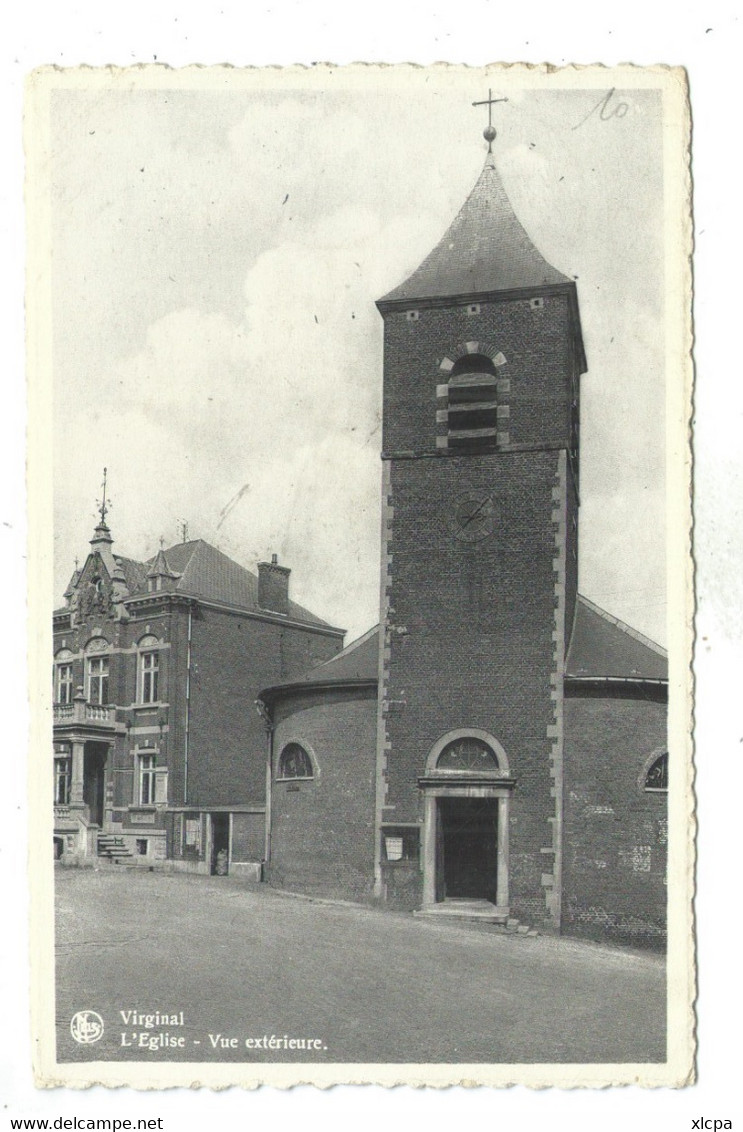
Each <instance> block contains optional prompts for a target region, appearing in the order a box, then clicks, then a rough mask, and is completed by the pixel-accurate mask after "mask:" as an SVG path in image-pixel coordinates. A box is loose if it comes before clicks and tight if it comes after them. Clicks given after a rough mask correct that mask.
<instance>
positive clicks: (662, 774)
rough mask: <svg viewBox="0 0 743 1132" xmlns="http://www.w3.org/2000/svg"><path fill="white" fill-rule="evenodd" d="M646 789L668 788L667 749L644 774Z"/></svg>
mask: <svg viewBox="0 0 743 1132" xmlns="http://www.w3.org/2000/svg"><path fill="white" fill-rule="evenodd" d="M645 789H646V790H667V789H668V751H664V752H663V754H662V755H659V756H658V758H657V759H656V760H655V762H654V763H652V764H651V767H650V770H649V771H648V772H647V774H646V775H645Z"/></svg>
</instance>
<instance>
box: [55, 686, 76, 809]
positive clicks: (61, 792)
mask: <svg viewBox="0 0 743 1132" xmlns="http://www.w3.org/2000/svg"><path fill="white" fill-rule="evenodd" d="M65 702H66V701H65ZM71 777H72V759H71V758H70V757H69V755H64V756H63V757H62V758H56V759H55V760H54V805H55V806H67V805H69V802H70V779H71Z"/></svg>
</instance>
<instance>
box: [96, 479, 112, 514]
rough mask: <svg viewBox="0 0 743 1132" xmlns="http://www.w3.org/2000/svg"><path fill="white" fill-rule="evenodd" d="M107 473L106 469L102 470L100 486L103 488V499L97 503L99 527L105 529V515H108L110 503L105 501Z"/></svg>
mask: <svg viewBox="0 0 743 1132" xmlns="http://www.w3.org/2000/svg"><path fill="white" fill-rule="evenodd" d="M107 473H108V469H107V468H104V469H103V485H102V486H103V498H102V499H101V501H100V502H99V503H98V513H99V515H100V516H101V526H103V527H105V525H106V515H107V514H108V513H109V511H110V510H111V503H110V501H107V500H106V478H107Z"/></svg>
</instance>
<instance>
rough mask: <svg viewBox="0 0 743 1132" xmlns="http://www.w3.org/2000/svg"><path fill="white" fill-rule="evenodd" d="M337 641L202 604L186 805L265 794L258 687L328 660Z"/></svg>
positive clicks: (197, 615)
mask: <svg viewBox="0 0 743 1132" xmlns="http://www.w3.org/2000/svg"><path fill="white" fill-rule="evenodd" d="M340 644H341V642H340V640H338V639H336V638H331V637H325V636H323V635H321V634H318V633H314V632H311V631H309V630H302V629H294V628H289V627H286V626H283V625H278V624H275V623H273V622H268V621H260V620H258V619H256V618H248V617H241V616H239V615H236V614H231V613H223V612H220V611H218V610H215V609H207V608H204V607H199V609H198V610H197V611H195V612H194V616H193V625H192V635H191V711H190V731H189V771H188V803H189V805H193V806H219V805H229V804H230V803H234V804H247V803H255V802H262V801H264V799H265V765H266V733H265V728H264V725H263V722H262V720H261V718H260V716H259V715H258V713H257V711H256V707H255V700H256V698H257V696H258V693H259V692H260V691H261V689H262V688H265V687H267V686H268V685H270V684H276V683H280V682H281V681H283V680H286V679H287V678H290V677H291V676H292V675H296V674H298V673H299V672H301V671H304V670H305V669H307V668H310V667H311V666H312V664H313V662H316V661H317V658H320V659H328V658H329V657H330V656H332V655H334V654H335V653H336V652H337V651H338V649H339V646H340Z"/></svg>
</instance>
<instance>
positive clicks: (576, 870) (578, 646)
mask: <svg viewBox="0 0 743 1132" xmlns="http://www.w3.org/2000/svg"><path fill="white" fill-rule="evenodd" d="M493 136H494V131H492V130H488V131H487V132H486V138H487V140H488V142H489V143H490V142H491V141H492V138H493ZM377 306H378V308H379V310H380V313H381V315H382V318H383V320H384V401H383V404H384V409H383V451H382V513H383V526H382V555H381V559H382V578H381V627H380V631H379V632H378V634H372V635H367V637H365V638H363V639H362V640H361V641H360V642H358V643H357V644H356V645H352V646H350V647H349V648H348V649H346V650H345V651H344V652H343V653H341V654H340V655H339V656H338V657H335V658H332V659H331V660H330V661H328V662H327V663H325V664H323V665H322V666H321V667H319V668H316V669H315V670H313V671H311V672H309V673H308V674H307V675H306V676H305V677H304V678H303V679H301V680H299V681H286V682H280V683H278V684H271V685H270V686H267V687H266V688H265V689H264V692H263V693H262V697H261V698H262V702H263V704H264V705H265V709H266V711H267V714H268V717H269V719H270V724H271V728H272V746H271V758H270V764H269V777H270V779H271V781H272V787H271V797H270V807H269V825H270V859H269V862H268V866H267V876H268V878H269V880H270V881H271V882H272V883H275V884H278V885H281V886H284V887H288V888H297V889H302V890H304V891H312V892H315V891H330V892H333V893H334V894H335V895H337V896H346V897H348V896H351V897H353V898H357V899H377V900H380V901H383V902H385V903H388V904H391V905H393V906H397V907H402V908H408V909H417V910H418V911H421V912H423V913H426V914H432V915H453V916H465V917H467V918H484V919H488V920H493V921H496V922H500V923H502V924H505V925H509V924H510V925H511V926H512V927H515V925H516V922H517V921H519V922H520V923H521V925H522V926H523V925H524V924H526V925H530V926H532V927H533V928H537V929H539V930H548V931H561V930H568V931H574V932H586V933H588V934H608V935H611V936H613V937H615V938H618V939H633V940H643V939H650V940H652V939H657V938H659V937H660V936H662V934H663V930H664V923H665V886H664V885H665V865H666V856H665V854H666V847H665V841H666V824H665V821H666V819H665V801H666V799H665V788H666V785H667V777H666V776H667V754H666V753H665V745H666V737H665V736H666V706H665V705H666V700H667V678H666V660H665V654H664V652H663V650H662V649H660V648H659V647H658V646H656V645H654V644H653V643H652V642H649V641H647V640H646V639H645V638H643V637H642V636H641V635H640V634H638V633H635V632H634V631H633V630H631V629H630V628H629V627H627V626H625V625H622V624H621V623H620V622H618V621H616V619H614V618H612V617H610V616H609V615H608V614H606V613H605V612H603V611H602V610H599V609H598V608H597V607H595V606H594V605H592V603H590V602H588V601H586V600H585V599H582V598H579V596H578V511H579V416H580V414H579V401H580V376H581V374H582V373H583V372H584V371H585V369H586V359H585V355H584V349H583V341H582V334H581V323H580V315H579V310H578V298H577V291H576V286H575V283H574V282H573V281H572V280H571V279H569V278H568V277H567V276H565V275H563V274H562V273H561V272H559V271H557V270H556V269H555V268H553V267H552V266H550V264H549V263H547V261H546V260H545V259H544V257H543V256H542V255H541V253H540V252H539V251H538V250H537V248H536V247H535V246H534V244H533V243H532V241H531V239H530V238H529V236H528V235H527V233H526V232H525V230H524V228H523V227H522V225H521V224H520V222H519V220H518V219H517V217H516V215H515V214H514V211H513V209H512V207H511V205H510V202H509V200H508V198H507V196H506V193H505V190H504V188H503V185H502V182H501V179H500V176H499V173H498V170H497V168H496V164H495V160H494V157H493V155H492V153H491V152H490V144H489V152H488V155H487V158H486V161H485V165H484V168H483V170H482V173H481V175H480V177H479V179H478V181H477V183H476V185H475V187H474V189H473V191H472V193H471V194H470V196H469V198H468V199H467V201H466V202H465V204H464V206H463V208H462V210H461V211H460V213H459V215H458V216H457V217H456V219H455V220H454V222H453V224H452V225H451V226H450V228H449V229H448V231H447V232H446V233H445V235H444V236H443V238H442V239H441V241H440V242H439V244H438V245H437V246H436V247H435V248H434V250H433V251H432V252H431V254H430V255H429V256H428V257H427V258H426V259H425V260H424V262H423V263H422V264H421V266H420V267H419V268H418V269H417V270H416V271H414V272H413V274H412V275H411V276H410V277H409V278H408V279H407V280H406V282H404V283H403V284H402V285H401V286H399V287H397V288H396V289H395V290H393V291H392V292H390V293H389V294H388V295H386V296H385V297H384V298H383V299H382V300H380V301H379V302H378V304H377ZM373 656H374V658H375V659H374V660H373ZM524 930H526V928H524Z"/></svg>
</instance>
